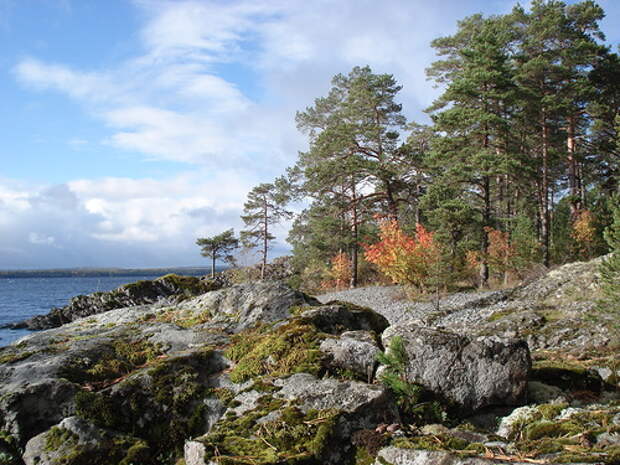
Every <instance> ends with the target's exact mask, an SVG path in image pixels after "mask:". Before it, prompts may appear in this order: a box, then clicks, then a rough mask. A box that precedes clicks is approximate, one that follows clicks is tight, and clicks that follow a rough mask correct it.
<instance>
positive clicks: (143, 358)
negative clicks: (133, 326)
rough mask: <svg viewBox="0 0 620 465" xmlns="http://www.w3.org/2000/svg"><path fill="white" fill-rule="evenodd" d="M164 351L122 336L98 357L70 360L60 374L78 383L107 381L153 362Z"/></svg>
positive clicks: (148, 343)
mask: <svg viewBox="0 0 620 465" xmlns="http://www.w3.org/2000/svg"><path fill="white" fill-rule="evenodd" d="M161 354H162V351H161V349H160V347H159V346H157V345H155V344H152V343H150V342H147V341H140V340H139V341H131V340H128V339H125V338H123V339H119V340H116V341H113V342H112V343H111V344H110V345H109V346H107V347H102V348H100V349H99V353H98V354H97V355H98V357H97V358H96V359H95V360H88V361H86V363H85V361H84V359H75V360H70V361H69V362H68V363H67V364H66V365H65V366H64V367H63V369H62V370H61V371H60V373H59V376H61V377H63V378H65V379H67V380H68V381H71V382H74V383H77V384H86V383H89V384H92V383H101V384H104V385H105V384H106V382H107V381H112V380H115V379H117V378H120V377H122V376H127V375H128V374H130V373H131V372H133V371H134V370H136V369H137V368H139V367H142V366H143V365H145V364H147V363H149V362H152V361H153V360H155V359H156V358H157V357H158V356H159V355H161Z"/></svg>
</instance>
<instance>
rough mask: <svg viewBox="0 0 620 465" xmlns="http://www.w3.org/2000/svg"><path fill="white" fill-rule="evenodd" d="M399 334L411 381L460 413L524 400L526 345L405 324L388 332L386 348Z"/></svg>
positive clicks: (407, 373) (526, 361) (515, 403)
mask: <svg viewBox="0 0 620 465" xmlns="http://www.w3.org/2000/svg"><path fill="white" fill-rule="evenodd" d="M397 336H398V337H400V338H402V340H403V342H404V347H405V350H406V354H407V358H408V360H407V365H406V377H407V380H408V381H409V382H410V383H418V384H420V385H422V386H423V387H424V388H426V389H427V390H429V391H431V392H433V393H435V394H438V395H440V396H442V397H444V398H445V399H447V400H449V401H450V402H452V403H454V404H455V405H457V406H458V407H459V409H460V411H461V413H463V414H466V413H471V412H474V411H476V410H478V409H481V408H483V407H489V406H502V405H522V404H523V403H524V402H525V400H526V396H527V377H528V372H529V369H530V367H531V359H530V353H529V349H528V347H527V344H526V343H525V341H522V340H517V339H501V338H496V337H478V338H470V337H467V336H463V335H459V334H455V333H451V332H448V331H442V330H438V329H432V328H427V327H421V326H417V325H413V324H409V323H405V324H399V325H394V326H390V327H389V328H388V329H387V330H386V331H385V332H384V333H383V336H382V340H383V345H384V347H389V344H390V340H391V339H392V338H394V337H397Z"/></svg>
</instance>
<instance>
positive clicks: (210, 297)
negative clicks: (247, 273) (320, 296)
mask: <svg viewBox="0 0 620 465" xmlns="http://www.w3.org/2000/svg"><path fill="white" fill-rule="evenodd" d="M308 305H318V301H317V300H316V299H314V298H312V297H310V296H308V295H306V294H304V293H303V292H299V291H296V290H294V289H291V288H290V287H289V286H287V285H286V284H284V283H281V282H278V281H257V282H250V283H245V284H237V285H235V286H232V287H229V288H226V289H220V290H219V291H214V292H209V293H207V294H204V295H202V296H200V297H197V298H194V299H192V300H190V301H187V302H184V303H183V304H181V305H180V306H179V308H180V309H191V310H194V311H196V310H202V311H208V312H209V313H210V314H211V317H212V318H211V322H210V323H211V324H212V325H219V326H220V327H222V328H224V329H226V330H228V331H230V332H240V331H243V330H244V329H248V328H251V327H254V326H256V325H257V324H259V323H274V322H276V321H280V320H284V319H286V318H288V317H290V316H291V312H290V311H291V308H292V307H302V306H308Z"/></svg>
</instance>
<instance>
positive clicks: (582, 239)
mask: <svg viewBox="0 0 620 465" xmlns="http://www.w3.org/2000/svg"><path fill="white" fill-rule="evenodd" d="M594 223H595V218H594V215H593V214H592V212H591V211H590V210H581V211H580V212H578V213H577V217H576V218H575V221H574V222H573V231H572V233H571V236H572V237H573V239H574V240H575V243H576V245H577V251H578V253H579V254H580V255H581V257H582V258H590V257H591V255H592V247H593V244H594V240H595V238H596V227H595V225H594Z"/></svg>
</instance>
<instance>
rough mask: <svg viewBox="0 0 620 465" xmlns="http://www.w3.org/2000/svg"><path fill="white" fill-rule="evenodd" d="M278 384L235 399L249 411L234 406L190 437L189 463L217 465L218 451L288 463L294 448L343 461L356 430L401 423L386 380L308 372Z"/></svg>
mask: <svg viewBox="0 0 620 465" xmlns="http://www.w3.org/2000/svg"><path fill="white" fill-rule="evenodd" d="M273 385H274V386H275V387H276V389H277V388H279V390H276V391H273V389H271V391H273V392H271V393H268V392H262V393H261V392H258V391H256V390H254V391H250V392H247V393H241V394H239V395H238V396H237V397H236V398H235V400H234V401H233V405H234V404H239V405H238V406H240V405H244V407H243V410H242V411H243V416H239V417H238V416H236V415H235V414H234V412H235V410H234V409H236V408H238V407H232V408H231V409H229V411H228V412H227V413H226V414H225V415H224V416H223V417H222V419H221V420H220V421H219V422H218V423H217V424H216V425H215V426H214V428H213V429H212V431H211V432H210V433H209V434H207V435H205V436H202V437H199V438H196V439H193V440H192V441H188V442H186V444H185V462H186V464H187V465H207V464H209V465H211V464H215V463H217V462H218V460H215V458H214V457H215V455H216V454H217V455H218V456H219V457H220V460H224V461H226V460H227V457H230V456H240V455H248V454H250V453H251V455H253V456H254V457H257V458H260V459H259V460H260V461H261V462H262V463H273V464H275V463H283V462H285V461H286V459H287V457H290V455H291V454H293V455H295V456H296V457H297V460H300V463H301V462H303V463H306V462H307V463H322V464H325V465H337V464H342V463H345V462H346V460H348V458H349V457H350V453H351V451H352V447H353V446H352V444H351V437H352V433H353V432H354V431H358V430H360V429H374V428H375V427H376V426H377V425H378V424H379V423H389V424H392V423H399V418H398V413H397V411H396V409H395V407H394V404H393V402H392V400H391V397H390V395H389V393H388V391H387V390H386V389H385V388H384V387H382V386H378V385H369V384H365V383H361V382H357V381H339V380H337V379H334V378H326V379H317V378H315V377H314V376H312V375H309V374H305V373H300V374H295V375H292V376H290V377H288V378H278V379H275V380H274V381H273ZM252 407H253V408H252ZM247 408H250V410H247Z"/></svg>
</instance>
